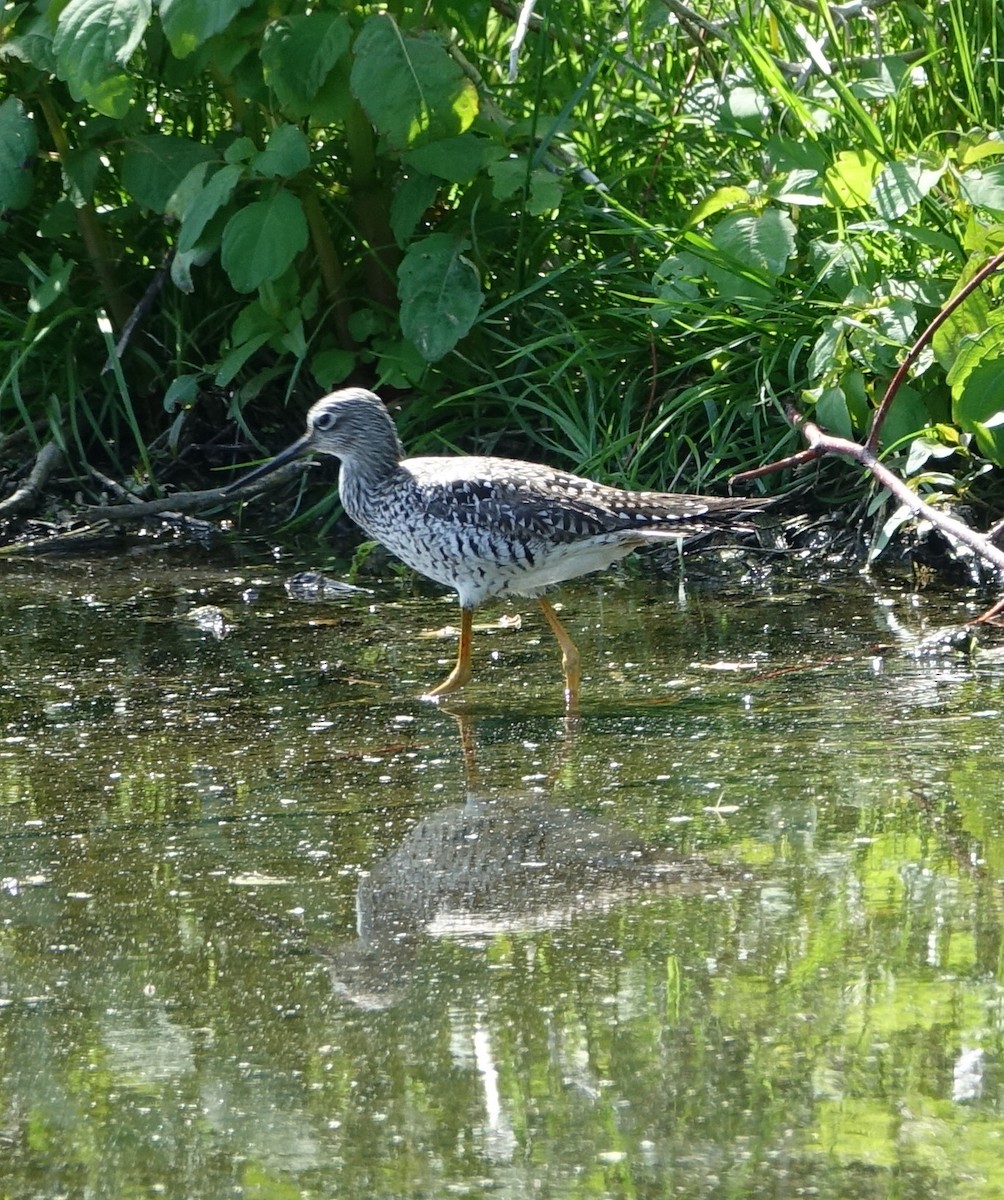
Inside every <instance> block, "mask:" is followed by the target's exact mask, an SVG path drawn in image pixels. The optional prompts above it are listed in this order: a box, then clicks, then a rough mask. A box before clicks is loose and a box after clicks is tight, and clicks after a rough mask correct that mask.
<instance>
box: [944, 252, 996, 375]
mask: <svg viewBox="0 0 1004 1200" xmlns="http://www.w3.org/2000/svg"><path fill="white" fill-rule="evenodd" d="M986 263H987V256H986V255H985V254H983V253H979V254H973V255H970V257H969V260H968V262H967V263H966V265H965V268H964V269H963V271H962V274H961V275H960V276H959V278H958V280H957V281H956V284H955V287H954V288H953V289H952V296H955V295H956V294H957V293H958V291H959V290H960V288H962V287H964V286H965V285H966V284H967V283H968V282H969V280H970V279H972V277H973V276H974V275H975V274H976V272H977V271H979V270H981V269H982V268H983V267H985V266H986ZM951 298H952V297H951V296H950V297H949V300H951ZM989 324H990V301H989V299H988V298H987V293H986V291H985V290H984V289H983V288H981V287H980V288H977V289H976V290H975V291H974V292H970V293H969V295H968V296H967V297H966V298H965V300H963V302H962V303H961V304H960V305H959V306H958V308H956V309H954V310H953V312H952V313H951V315H950V316H948V317H946V318H945V320H944V321H943V322H942V323H941V325H940V326H939V327H938V329H937V330H936V331H935V334H934V337H933V338H932V339H931V349H932V350H933V351H934V356H935V358H936V359H937V360H938V362H939V363H940V364H941V366H942V367H943V368H944V369H945V370H946V371H950V370H951V369H952V366H953V365H954V363H955V360H956V357H957V355H958V353H959V349H960V347H961V346H962V344H963V340H964V339H966V338H969V339H974V338H977V337H978V336H979V335H980V334H981V333H982V332H983V330H984V329H986V328H987V326H988V325H989Z"/></svg>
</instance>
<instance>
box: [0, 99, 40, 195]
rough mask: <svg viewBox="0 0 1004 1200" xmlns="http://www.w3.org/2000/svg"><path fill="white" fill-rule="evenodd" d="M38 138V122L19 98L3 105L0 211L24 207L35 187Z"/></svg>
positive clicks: (0, 143)
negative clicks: (34, 169)
mask: <svg viewBox="0 0 1004 1200" xmlns="http://www.w3.org/2000/svg"><path fill="white" fill-rule="evenodd" d="M37 151H38V136H37V135H36V133H35V122H34V121H33V120H32V119H31V118H30V117H29V116H28V115H27V113H26V112H25V111H24V105H23V104H22V103H21V101H20V100H18V99H17V97H16V96H9V97H8V98H7V99H6V100H5V101H4V102H3V103H2V104H0V210H2V209H5V208H24V206H25V205H26V204H27V203H28V201H29V200H30V199H31V193H32V190H33V189H34V186H35V176H34V174H33V170H32V169H33V167H34V160H35V154H36V153H37Z"/></svg>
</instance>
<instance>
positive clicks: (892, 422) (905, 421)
mask: <svg viewBox="0 0 1004 1200" xmlns="http://www.w3.org/2000/svg"><path fill="white" fill-rule="evenodd" d="M930 422H931V414H930V413H929V412H928V409H927V405H926V404H925V403H924V399H923V397H922V396H921V395H920V393H919V392H916V391H915V390H914V389H913V388H912V387H909V386H906V387H901V388H900V389H899V391H898V392H897V393H896V398H895V399H894V400H893V402H892V405H891V407H890V409H889V413H888V415H887V416H886V419H885V424H884V425H883V426H882V445H883V446H892V445H895V444H896V443H897V442H902V441H903V440H904V439H905V438H908V437H911V436H912V435H913V434H918V433H920V432H921V431H922V430H923V429H924V428H925V426H927V425H929V424H930Z"/></svg>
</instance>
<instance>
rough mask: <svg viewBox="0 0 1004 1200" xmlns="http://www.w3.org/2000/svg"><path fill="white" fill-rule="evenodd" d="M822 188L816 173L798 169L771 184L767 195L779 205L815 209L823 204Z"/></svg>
mask: <svg viewBox="0 0 1004 1200" xmlns="http://www.w3.org/2000/svg"><path fill="white" fill-rule="evenodd" d="M822 186H823V185H822V181H821V179H820V177H819V172H818V171H808V170H804V169H801V168H800V169H798V170H796V171H789V172H788V174H787V175H785V176H784V177H783V178H782V179H779V180H777V181H775V182H772V183H771V186H770V187H769V188H768V190H767V194H768V195H769V196H770V197H771V199H772V200H776V201H777V202H778V203H779V204H794V205H796V206H800V207H803V208H806V207H815V206H817V205H820V204H822V203H823V193H822Z"/></svg>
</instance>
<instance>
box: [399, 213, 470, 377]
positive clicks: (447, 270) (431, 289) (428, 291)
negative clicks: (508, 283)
mask: <svg viewBox="0 0 1004 1200" xmlns="http://www.w3.org/2000/svg"><path fill="white" fill-rule="evenodd" d="M469 244H470V243H468V242H467V241H466V240H459V239H457V238H455V237H452V236H451V235H450V234H447V233H433V234H430V235H429V236H428V237H425V238H422V239H421V240H420V241H417V242H413V243H412V244H411V246H409V248H408V251H407V253H406V254H405V256H404V258H403V259H402V261H401V265H400V267H398V272H397V278H398V289H397V291H398V296H399V297H400V300H401V332H402V333H403V334H404V336H405V337H406V338H407V339H408V341H410V342H412V343H413V344H414V345H415V346H416V347H417V348H418V350H419V352H420V353H421V355H422V357H423V358H424V359H425V361H426V362H438V360H439V359H441V358H442V357H443V355H444V354H447V353H448V352H449V351H450V350H452V349H453V347H454V346H455V345H456V344H457V342H459V341H460V339H461V338H462V337H463V336H464V334H465V333H467V332H468V330H469V329H470V328H471V326H472V325H473V324H474V322H475V320H476V319H477V315H478V312H479V311H480V309H481V304H482V301H483V300H484V296H483V295H482V292H481V287H480V283H479V280H478V274H477V271H475V269H474V266H473V264H472V263H471V262H470V261H469V260H468V259H466V258H465V257H464V255H463V251H464V250H466V249H467V248H468V246H469Z"/></svg>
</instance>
